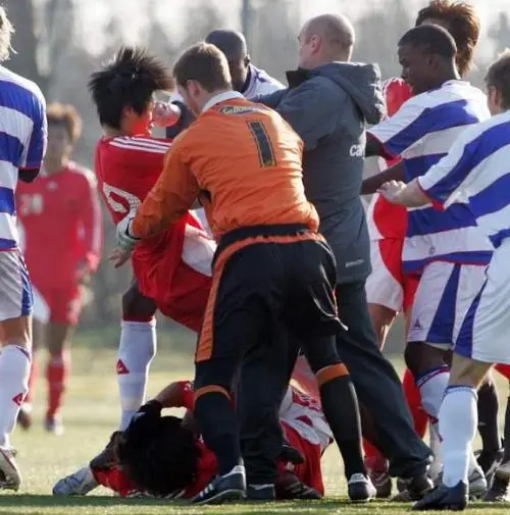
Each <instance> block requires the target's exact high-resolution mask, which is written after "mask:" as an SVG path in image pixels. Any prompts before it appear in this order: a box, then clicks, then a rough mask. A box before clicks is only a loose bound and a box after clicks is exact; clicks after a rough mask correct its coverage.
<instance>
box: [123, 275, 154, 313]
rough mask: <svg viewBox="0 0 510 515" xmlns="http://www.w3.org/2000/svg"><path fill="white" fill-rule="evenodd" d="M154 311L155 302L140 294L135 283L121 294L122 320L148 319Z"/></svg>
mask: <svg viewBox="0 0 510 515" xmlns="http://www.w3.org/2000/svg"><path fill="white" fill-rule="evenodd" d="M155 312H156V304H155V302H154V301H153V300H152V299H149V298H148V297H145V296H144V295H142V293H140V290H139V289H138V285H137V284H134V285H133V286H131V288H129V290H128V291H127V292H126V293H124V295H123V296H122V318H123V320H136V321H150V320H151V319H152V317H153V316H154V313H155Z"/></svg>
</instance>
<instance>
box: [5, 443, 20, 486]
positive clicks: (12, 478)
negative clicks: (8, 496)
mask: <svg viewBox="0 0 510 515" xmlns="http://www.w3.org/2000/svg"><path fill="white" fill-rule="evenodd" d="M15 456H16V450H15V449H13V448H12V447H11V448H9V447H6V448H2V447H0V489H5V490H14V491H17V490H18V489H19V485H20V483H21V473H20V471H19V468H18V465H17V464H16V461H15V459H14V457H15Z"/></svg>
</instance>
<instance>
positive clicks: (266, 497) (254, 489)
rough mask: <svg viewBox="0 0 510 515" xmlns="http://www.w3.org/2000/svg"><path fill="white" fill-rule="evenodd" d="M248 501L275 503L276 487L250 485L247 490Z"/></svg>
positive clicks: (270, 485)
mask: <svg viewBox="0 0 510 515" xmlns="http://www.w3.org/2000/svg"><path fill="white" fill-rule="evenodd" d="M246 499H248V500H249V501H264V502H267V501H274V500H275V499H276V491H275V486H274V485H272V484H267V485H250V484H248V488H247V490H246Z"/></svg>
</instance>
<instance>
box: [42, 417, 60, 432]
mask: <svg viewBox="0 0 510 515" xmlns="http://www.w3.org/2000/svg"><path fill="white" fill-rule="evenodd" d="M44 429H46V431H47V432H48V433H51V434H54V435H55V436H62V435H63V434H64V424H63V423H62V419H61V418H59V417H46V420H45V421H44Z"/></svg>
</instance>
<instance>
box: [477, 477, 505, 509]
mask: <svg viewBox="0 0 510 515" xmlns="http://www.w3.org/2000/svg"><path fill="white" fill-rule="evenodd" d="M483 500H484V501H485V502H496V503H508V502H510V496H509V492H508V479H501V478H499V477H497V476H495V477H494V479H493V481H492V484H491V487H490V488H489V489H488V490H487V493H486V494H485V496H484V498H483Z"/></svg>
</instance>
